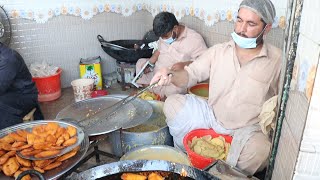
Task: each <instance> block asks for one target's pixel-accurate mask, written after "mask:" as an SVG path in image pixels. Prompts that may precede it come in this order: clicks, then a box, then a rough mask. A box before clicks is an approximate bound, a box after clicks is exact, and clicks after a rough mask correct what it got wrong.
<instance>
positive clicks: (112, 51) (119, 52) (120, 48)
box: [97, 35, 153, 63]
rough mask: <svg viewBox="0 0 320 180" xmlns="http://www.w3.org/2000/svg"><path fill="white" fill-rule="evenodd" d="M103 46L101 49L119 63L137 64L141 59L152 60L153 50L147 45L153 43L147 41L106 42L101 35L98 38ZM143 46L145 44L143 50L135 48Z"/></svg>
mask: <svg viewBox="0 0 320 180" xmlns="http://www.w3.org/2000/svg"><path fill="white" fill-rule="evenodd" d="M97 38H98V41H99V42H100V44H101V48H102V49H103V50H104V52H106V53H107V54H108V55H109V56H111V57H113V58H114V59H116V60H117V61H119V62H127V63H136V62H137V61H138V60H139V59H140V58H150V57H151V56H152V51H153V49H150V48H149V47H148V46H147V44H148V43H149V42H151V41H145V40H115V41H106V40H104V39H103V37H102V36H101V35H98V36H97ZM135 44H136V45H138V46H141V45H142V44H145V47H143V48H142V49H140V48H134V46H135Z"/></svg>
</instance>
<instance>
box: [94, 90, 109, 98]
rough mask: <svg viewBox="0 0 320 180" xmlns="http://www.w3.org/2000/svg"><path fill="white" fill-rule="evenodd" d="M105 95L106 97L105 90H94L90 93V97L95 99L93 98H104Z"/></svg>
mask: <svg viewBox="0 0 320 180" xmlns="http://www.w3.org/2000/svg"><path fill="white" fill-rule="evenodd" d="M105 95H108V91H107V90H95V91H93V92H92V94H91V97H92V98H95V97H100V96H105Z"/></svg>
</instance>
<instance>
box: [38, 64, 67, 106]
mask: <svg viewBox="0 0 320 180" xmlns="http://www.w3.org/2000/svg"><path fill="white" fill-rule="evenodd" d="M61 72H62V69H60V68H59V69H58V70H57V73H56V74H54V75H52V76H46V77H32V81H33V82H35V83H36V86H37V89H38V92H39V94H38V100H39V101H40V102H45V101H53V100H55V99H58V98H59V97H60V96H61V81H60V76H61Z"/></svg>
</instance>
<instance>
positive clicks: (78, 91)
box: [71, 78, 94, 102]
mask: <svg viewBox="0 0 320 180" xmlns="http://www.w3.org/2000/svg"><path fill="white" fill-rule="evenodd" d="M71 86H72V88H73V94H74V100H75V102H79V101H82V100H85V99H89V98H91V95H92V92H93V87H94V79H83V78H82V79H76V80H73V81H72V82H71Z"/></svg>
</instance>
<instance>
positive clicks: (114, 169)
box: [69, 160, 219, 180]
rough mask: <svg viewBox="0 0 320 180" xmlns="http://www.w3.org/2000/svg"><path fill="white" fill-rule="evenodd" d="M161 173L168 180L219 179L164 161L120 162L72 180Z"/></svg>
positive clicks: (93, 169) (106, 179)
mask: <svg viewBox="0 0 320 180" xmlns="http://www.w3.org/2000/svg"><path fill="white" fill-rule="evenodd" d="M154 171H158V172H159V171H160V172H164V173H167V174H168V176H169V178H168V179H178V178H180V179H201V180H216V179H219V178H217V177H215V176H213V175H211V174H209V173H208V172H206V171H202V170H199V169H196V168H193V167H190V166H187V165H182V164H178V163H172V162H168V161H162V160H132V161H118V162H114V163H110V164H104V165H100V166H96V167H94V168H91V169H88V170H86V171H83V172H81V173H79V174H74V175H73V176H72V177H69V178H70V179H79V180H80V179H81V180H90V179H104V180H108V179H120V176H121V175H122V174H123V173H127V172H131V173H139V172H154Z"/></svg>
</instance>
